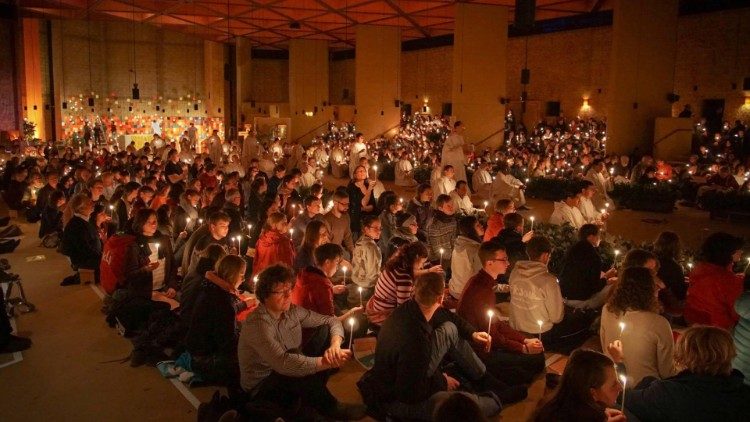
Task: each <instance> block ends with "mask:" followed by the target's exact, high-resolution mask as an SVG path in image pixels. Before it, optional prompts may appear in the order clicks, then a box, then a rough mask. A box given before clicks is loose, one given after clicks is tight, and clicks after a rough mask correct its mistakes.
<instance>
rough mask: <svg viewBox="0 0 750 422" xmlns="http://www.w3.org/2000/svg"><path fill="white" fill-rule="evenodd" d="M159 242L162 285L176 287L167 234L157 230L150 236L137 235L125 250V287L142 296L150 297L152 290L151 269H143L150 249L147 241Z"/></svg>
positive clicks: (152, 277) (174, 270)
mask: <svg viewBox="0 0 750 422" xmlns="http://www.w3.org/2000/svg"><path fill="white" fill-rule="evenodd" d="M155 242H159V244H160V247H159V259H162V258H164V285H165V286H167V287H171V288H177V283H176V281H175V279H176V274H177V267H176V266H175V265H174V262H173V261H174V259H173V256H174V253H173V252H172V242H170V240H169V238H168V237H167V236H164V235H162V234H161V233H159V232H156V234H155V235H154V236H153V237H151V238H147V237H145V236H142V235H141V236H137V237H136V239H135V242H133V243H132V244H131V245H130V246H128V249H127V251H126V252H125V264H124V267H125V268H124V274H125V287H126V288H127V289H128V290H130V291H132V292H133V293H135V294H137V295H138V296H141V297H144V298H149V299H150V298H151V292H152V291H153V290H154V275H153V272H152V271H148V270H146V269H144V268H145V267H146V266H147V265H148V263H149V256H150V255H151V249H150V247H149V243H155Z"/></svg>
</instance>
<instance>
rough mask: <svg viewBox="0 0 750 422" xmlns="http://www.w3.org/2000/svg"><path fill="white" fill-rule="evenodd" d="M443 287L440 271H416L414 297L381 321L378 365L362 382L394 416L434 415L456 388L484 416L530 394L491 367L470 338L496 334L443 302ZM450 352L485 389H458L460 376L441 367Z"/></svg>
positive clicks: (483, 340)
mask: <svg viewBox="0 0 750 422" xmlns="http://www.w3.org/2000/svg"><path fill="white" fill-rule="evenodd" d="M444 291H445V281H444V280H443V277H442V275H441V274H438V273H427V274H423V275H421V276H419V277H417V279H416V280H415V281H414V297H413V299H411V300H409V301H407V302H405V303H404V304H403V305H401V306H399V307H398V308H396V310H394V311H393V314H391V316H390V317H389V318H388V319H387V320H386V321H385V323H384V324H383V326H382V328H381V329H380V333H379V334H378V344H377V347H376V349H375V366H374V367H373V368H372V369H371V370H370V371H368V372H367V373H366V374H365V375H364V376H363V377H362V379H360V381H359V383H358V386H359V388H360V391H361V392H362V397H363V398H364V401H365V403H367V405H368V406H370V407H372V408H373V409H377V410H379V411H382V412H383V413H385V414H387V415H389V416H392V417H396V418H403V419H418V420H431V418H432V414H433V412H434V409H435V407H436V406H437V404H438V403H440V402H441V401H442V400H444V399H445V398H447V397H449V396H450V395H452V394H465V395H467V396H468V397H469V398H471V399H472V400H473V401H474V402H475V403H476V404H477V405H478V406H479V408H480V409H481V411H482V413H483V414H484V415H486V416H493V415H495V414H497V413H498V412H499V411H500V409H501V407H502V403H511V402H513V401H517V400H520V399H523V398H524V397H525V396H526V389H525V388H524V387H520V388H518V387H511V388H508V387H507V386H506V385H504V384H503V383H502V382H500V381H498V380H497V379H496V378H495V377H493V376H492V374H491V373H490V372H489V371H487V369H486V367H485V365H484V364H483V363H482V361H481V360H480V359H479V358H478V357H477V355H476V354H475V353H474V351H473V350H472V348H471V346H470V344H469V342H470V341H471V342H473V343H475V344H477V345H479V346H481V347H487V346H488V344H489V343H490V342H491V341H492V339H491V338H490V337H489V335H487V333H483V332H477V331H476V330H475V329H474V327H472V326H471V325H470V324H469V323H467V322H466V321H464V320H463V319H461V318H460V317H458V316H456V315H455V314H453V313H452V312H450V311H448V310H446V309H444V308H442V307H441V305H440V304H441V303H442V299H443V293H444ZM446 355H450V357H451V359H452V361H453V362H454V363H455V364H456V366H457V367H458V370H459V371H461V373H462V374H463V375H465V376H466V378H468V379H469V380H471V381H472V384H473V385H474V386H475V389H476V390H478V391H482V392H486V393H480V394H478V395H475V394H470V393H465V392H458V391H455V390H457V389H458V388H459V387H460V382H459V381H458V380H456V379H455V378H453V377H452V376H450V375H449V374H447V373H444V372H441V371H440V370H439V368H440V363H441V362H442V361H443V359H444V358H445V357H446ZM498 398H499V399H498Z"/></svg>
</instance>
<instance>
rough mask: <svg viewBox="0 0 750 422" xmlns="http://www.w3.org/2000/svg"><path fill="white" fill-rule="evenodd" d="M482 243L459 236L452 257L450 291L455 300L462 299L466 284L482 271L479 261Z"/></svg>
mask: <svg viewBox="0 0 750 422" xmlns="http://www.w3.org/2000/svg"><path fill="white" fill-rule="evenodd" d="M479 246H480V243H479V242H477V241H475V240H471V239H469V238H468V237H464V236H458V237H457V238H456V241H455V242H454V244H453V254H452V255H451V279H450V281H449V282H448V290H449V291H450V294H451V296H453V297H454V298H455V299H461V295H462V294H463V292H464V288H465V287H466V283H467V282H468V281H469V279H470V278H471V277H472V276H474V274H476V273H478V272H479V270H481V269H482V261H480V260H479Z"/></svg>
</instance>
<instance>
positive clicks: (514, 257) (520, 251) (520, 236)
mask: <svg viewBox="0 0 750 422" xmlns="http://www.w3.org/2000/svg"><path fill="white" fill-rule="evenodd" d="M503 226H504V228H503V229H502V230H501V231H500V233H498V235H497V236H496V237H495V238H494V239H492V241H493V242H497V243H499V244H500V246H502V247H503V248H504V249H505V252H506V253H507V254H508V258H509V259H510V268H511V269H512V268H513V267H514V266H515V265H516V262H517V261H521V260H526V259H529V256H528V255H527V254H526V243H527V242H528V241H529V240H531V238H532V237H533V236H534V232H533V231H531V230H529V231H528V232H526V233H524V232H523V226H524V219H523V216H522V215H521V214H518V213H510V214H506V215H505V217H503Z"/></svg>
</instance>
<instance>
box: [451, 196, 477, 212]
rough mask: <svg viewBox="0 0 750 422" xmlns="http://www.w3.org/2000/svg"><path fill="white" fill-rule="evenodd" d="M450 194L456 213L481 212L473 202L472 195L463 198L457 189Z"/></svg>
mask: <svg viewBox="0 0 750 422" xmlns="http://www.w3.org/2000/svg"><path fill="white" fill-rule="evenodd" d="M450 195H451V199H452V200H453V210H454V211H455V212H456V213H459V214H465V215H477V214H478V213H479V210H478V209H476V208H474V204H473V203H472V202H471V196H469V195H466V196H464V197H463V198H461V196H460V195H459V194H458V192H456V191H455V190H454V191H453V192H451V193H450Z"/></svg>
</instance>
